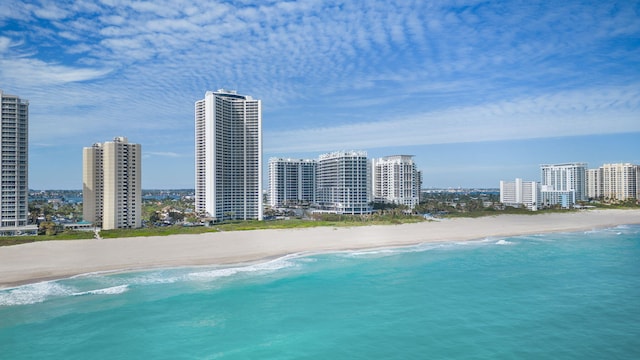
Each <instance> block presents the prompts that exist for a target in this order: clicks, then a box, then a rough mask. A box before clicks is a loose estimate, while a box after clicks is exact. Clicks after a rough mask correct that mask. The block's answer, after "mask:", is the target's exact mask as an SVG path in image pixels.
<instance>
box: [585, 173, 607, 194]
mask: <svg viewBox="0 0 640 360" xmlns="http://www.w3.org/2000/svg"><path fill="white" fill-rule="evenodd" d="M602 194H603V189H602V168H597V169H588V170H587V197H588V198H589V199H601V198H602Z"/></svg>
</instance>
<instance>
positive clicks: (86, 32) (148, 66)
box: [0, 0, 640, 189]
mask: <svg viewBox="0 0 640 360" xmlns="http://www.w3.org/2000/svg"><path fill="white" fill-rule="evenodd" d="M220 88H225V89H233V90H237V91H238V93H241V94H246V95H251V96H252V97H254V98H256V99H260V100H262V108H263V143H264V152H263V153H264V159H263V160H264V163H265V164H266V163H267V161H268V159H269V158H270V157H274V156H276V157H302V158H317V157H318V155H319V154H322V153H327V152H333V151H342V150H365V151H367V153H368V155H369V157H370V158H374V157H382V156H387V155H395V154H408V155H414V156H415V158H414V159H415V161H416V164H417V165H418V168H419V169H420V170H421V171H422V172H423V178H424V179H423V187H425V188H429V187H443V188H444V187H492V188H495V187H498V186H499V181H500V180H512V179H514V178H516V177H519V178H523V179H525V180H536V181H537V180H539V176H540V175H539V172H540V169H539V165H540V164H543V163H548V164H552V163H563V162H586V163H588V165H589V167H590V168H595V167H599V166H601V165H602V164H604V163H618V162H630V163H635V164H639V163H640V145H638V144H640V2H638V1H622V2H598V1H593V2H585V1H565V2H561V3H557V4H556V3H551V2H540V3H527V2H520V1H507V2H493V1H482V2H480V1H464V0H463V1H425V2H422V1H383V0H369V1H349V2H341V1H320V0H309V1H250V0H246V1H240V0H237V1H233V0H231V1H207V2H201V3H193V2H191V1H186V0H184V1H179V0H167V1H149V2H146V1H120V0H100V1H82V2H67V1H47V0H39V1H31V0H26V1H22V0H21V1H15V0H9V1H8V2H4V3H3V6H1V7H0V89H2V90H3V91H4V92H5V93H7V94H12V95H17V96H19V97H20V98H22V99H27V100H29V102H30V140H29V141H30V154H29V161H30V163H29V187H30V188H32V189H81V188H82V148H83V147H86V146H91V145H92V144H93V143H96V142H103V141H105V140H108V139H113V138H114V137H116V136H126V137H127V138H128V139H129V140H130V141H131V142H134V143H138V144H141V146H142V154H143V162H142V187H143V188H144V189H171V188H194V186H195V184H194V174H195V167H194V147H195V145H194V103H195V102H196V101H197V100H199V99H202V98H203V97H204V94H205V92H206V91H209V90H211V91H215V90H217V89H220ZM265 181H266V180H265Z"/></svg>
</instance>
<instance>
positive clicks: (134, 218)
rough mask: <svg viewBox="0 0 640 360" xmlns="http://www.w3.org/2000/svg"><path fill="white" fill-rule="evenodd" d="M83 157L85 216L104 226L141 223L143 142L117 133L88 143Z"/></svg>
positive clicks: (118, 226)
mask: <svg viewBox="0 0 640 360" xmlns="http://www.w3.org/2000/svg"><path fill="white" fill-rule="evenodd" d="M82 160H83V167H82V170H83V171H82V201H83V204H82V207H83V209H82V212H83V216H84V220H86V221H90V222H92V223H94V224H95V225H97V226H100V227H102V229H104V230H110V229H121V228H139V227H141V226H142V209H141V204H142V189H141V174H140V165H141V161H142V157H141V147H140V144H131V143H129V142H128V141H127V138H126V137H116V138H115V139H113V141H107V142H105V143H96V144H94V145H93V146H91V147H85V148H84V149H83V151H82Z"/></svg>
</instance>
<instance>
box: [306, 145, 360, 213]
mask: <svg viewBox="0 0 640 360" xmlns="http://www.w3.org/2000/svg"><path fill="white" fill-rule="evenodd" d="M317 191H318V193H317V199H318V204H319V205H320V207H321V208H324V209H325V210H329V211H332V212H336V213H338V214H368V213H370V212H371V207H370V206H369V202H370V196H369V191H370V190H369V169H368V160H367V153H366V152H364V151H349V152H333V153H329V154H323V155H320V157H319V160H318V190H317Z"/></svg>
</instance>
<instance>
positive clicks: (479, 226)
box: [0, 209, 640, 290]
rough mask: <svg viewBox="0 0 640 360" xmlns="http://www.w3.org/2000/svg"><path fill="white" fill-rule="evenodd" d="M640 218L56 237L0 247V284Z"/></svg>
mask: <svg viewBox="0 0 640 360" xmlns="http://www.w3.org/2000/svg"><path fill="white" fill-rule="evenodd" d="M635 224H640V210H635V209H633V210H618V209H608V210H584V211H580V212H571V213H549V214H540V215H508V214H502V215H496V216H491V217H481V218H453V219H446V220H443V221H437V222H429V221H428V222H420V223H412V224H401V225H370V226H358V227H344V228H342V227H316V228H299V229H268V230H248V231H231V232H216V233H205V234H189V235H169V236H150V237H133V238H117V239H101V240H93V239H91V240H54V241H43V242H34V243H26V244H20V245H12V246H5V247H0V290H3V289H7V288H11V287H16V286H20V285H26V284H31V283H37V282H44V281H53V280H57V279H64V278H69V277H73V276H78V275H83V274H89V273H97V272H105V273H106V272H114V273H117V272H129V271H140V270H146V269H148V270H152V269H158V268H172V267H186V266H213V265H236V264H248V263H259V262H263V261H266V260H268V259H273V258H279V257H282V256H286V255H291V254H313V253H326V252H336V251H350V250H362V249H375V248H392V247H400V246H411V245H418V244H423V243H437V242H459V241H470V240H479V239H483V238H492V237H496V238H499V237H512V236H519V235H531V234H542V233H554V232H576V231H584V230H593V229H601V228H609V227H614V226H618V225H635Z"/></svg>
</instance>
